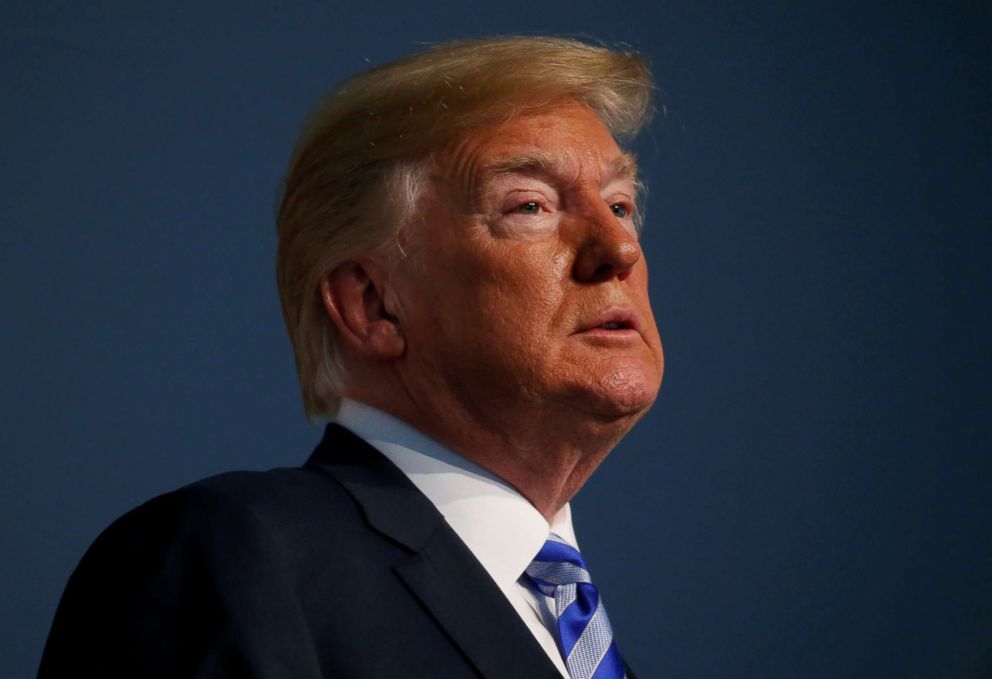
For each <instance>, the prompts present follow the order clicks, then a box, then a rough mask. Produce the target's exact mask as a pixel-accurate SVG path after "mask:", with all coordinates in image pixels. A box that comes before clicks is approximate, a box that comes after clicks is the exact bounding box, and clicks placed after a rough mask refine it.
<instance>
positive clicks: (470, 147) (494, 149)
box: [443, 102, 636, 188]
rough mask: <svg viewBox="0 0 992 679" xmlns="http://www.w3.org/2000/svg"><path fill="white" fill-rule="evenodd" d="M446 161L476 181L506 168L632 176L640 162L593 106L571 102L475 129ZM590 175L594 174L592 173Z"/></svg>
mask: <svg viewBox="0 0 992 679" xmlns="http://www.w3.org/2000/svg"><path fill="white" fill-rule="evenodd" d="M444 160H445V161H447V162H444V163H443V164H444V165H445V166H446V167H445V170H446V171H445V172H444V173H445V174H447V175H448V177H449V178H452V179H458V180H460V182H459V183H462V185H463V187H465V188H468V187H467V186H465V184H464V183H468V184H470V185H473V186H478V184H479V183H480V182H483V181H485V180H486V179H487V178H489V177H491V176H494V175H499V174H505V173H516V172H519V173H540V174H553V175H559V176H567V175H576V176H577V175H580V174H582V175H594V176H595V177H597V178H599V177H602V176H604V175H608V176H609V177H622V178H633V177H634V175H635V174H636V163H635V161H634V159H633V156H631V155H630V154H627V153H624V152H623V151H622V150H621V149H620V147H619V146H618V145H617V143H616V141H615V140H614V139H613V135H612V134H610V131H609V130H608V129H607V127H606V125H604V124H603V122H602V121H601V120H600V118H599V116H597V115H596V113H594V112H593V111H592V110H591V109H589V108H588V107H587V106H584V105H582V104H578V103H574V102H568V103H563V104H560V105H556V106H553V107H546V108H543V109H540V110H537V111H532V112H527V113H523V114H518V115H517V116H515V117H513V118H512V119H510V120H508V121H503V122H499V123H492V124H489V125H485V126H481V127H478V128H475V129H473V130H471V131H470V132H468V133H467V134H465V135H464V137H462V139H461V140H460V141H459V143H457V144H456V145H455V146H454V148H453V149H452V152H451V153H450V154H446V158H445V159H444ZM590 178H592V177H590Z"/></svg>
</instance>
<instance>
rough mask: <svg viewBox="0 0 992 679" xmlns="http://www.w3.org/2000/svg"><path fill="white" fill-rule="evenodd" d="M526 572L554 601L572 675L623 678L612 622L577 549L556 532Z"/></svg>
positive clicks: (560, 640) (578, 678)
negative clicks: (611, 627) (611, 626)
mask: <svg viewBox="0 0 992 679" xmlns="http://www.w3.org/2000/svg"><path fill="white" fill-rule="evenodd" d="M526 572H527V575H528V576H529V577H530V579H531V580H533V581H534V584H535V585H537V588H538V589H539V590H541V593H542V594H544V595H545V596H549V597H554V599H555V618H556V619H557V621H558V646H559V648H560V649H561V655H562V657H563V658H564V659H565V665H566V667H568V674H569V676H570V677H571V678H572V679H623V676H624V669H623V661H622V660H621V659H620V652H619V651H618V650H617V645H616V643H615V642H614V641H613V630H612V629H610V620H609V618H607V617H606V609H605V608H603V602H602V600H601V599H600V598H599V590H598V589H596V585H594V584H592V581H591V579H590V578H589V570H588V569H587V568H586V562H585V561H583V560H582V555H581V554H579V552H578V550H576V549H575V548H574V547H572V546H571V545H569V544H567V543H566V542H565V541H564V540H562V539H561V538H560V537H558V536H557V535H555V534H554V533H552V534H551V535H550V536H549V538H548V541H547V542H545V543H544V546H543V547H542V548H541V551H540V552H538V553H537V556H536V557H534V560H533V561H532V562H531V564H530V566H528V567H527V571H526Z"/></svg>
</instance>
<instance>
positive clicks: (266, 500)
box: [94, 468, 359, 548]
mask: <svg viewBox="0 0 992 679" xmlns="http://www.w3.org/2000/svg"><path fill="white" fill-rule="evenodd" d="M358 513H359V512H358V509H357V507H356V506H355V503H354V501H353V499H352V498H351V496H350V495H349V494H348V493H347V492H346V491H345V490H344V489H343V488H342V487H341V486H340V485H339V484H338V483H337V482H336V481H335V480H334V479H332V478H330V477H327V476H325V475H322V474H319V473H315V472H313V471H311V470H307V469H304V468H280V469H272V470H269V471H232V472H225V473H223V474H218V475H216V476H211V477H208V478H205V479H202V480H199V481H196V482H194V483H191V484H189V485H186V486H183V487H181V488H178V489H176V490H173V491H170V492H167V493H164V494H162V495H159V496H157V497H154V498H152V499H150V500H148V501H147V502H145V503H143V504H141V505H139V506H138V507H136V508H134V509H132V510H130V511H129V512H127V513H126V514H124V515H123V516H121V517H120V518H118V519H117V520H116V521H114V522H113V523H112V524H111V525H110V526H109V527H108V528H107V529H106V530H105V531H104V532H103V533H102V534H101V535H100V537H99V538H97V541H96V542H95V543H94V548H99V547H100V546H101V545H102V543H105V542H108V541H112V542H116V541H118V540H121V539H123V540H133V539H135V538H136V537H139V538H141V539H140V542H147V540H148V539H153V540H168V539H170V537H171V538H172V539H176V538H179V539H189V538H190V537H191V536H195V535H210V534H213V533H225V534H227V535H230V536H232V537H233V536H235V535H243V534H244V533H246V532H248V533H251V532H285V530H286V528H287V527H290V526H297V527H299V528H305V527H306V526H307V525H308V524H310V523H312V522H314V521H315V520H317V517H320V516H323V517H325V518H326V517H328V516H333V517H334V519H335V523H338V522H348V521H349V519H357V518H358Z"/></svg>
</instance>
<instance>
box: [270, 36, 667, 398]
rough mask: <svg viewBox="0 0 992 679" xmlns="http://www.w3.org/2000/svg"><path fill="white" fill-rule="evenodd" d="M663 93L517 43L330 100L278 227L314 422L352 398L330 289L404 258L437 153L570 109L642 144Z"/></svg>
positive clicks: (538, 45) (591, 55) (492, 45)
mask: <svg viewBox="0 0 992 679" xmlns="http://www.w3.org/2000/svg"><path fill="white" fill-rule="evenodd" d="M652 89H653V86H652V81H651V74H650V71H649V70H648V67H647V65H646V64H645V62H644V61H643V60H642V59H641V58H640V57H639V56H637V55H635V54H632V53H629V52H624V51H614V50H610V49H607V48H605V47H599V46H595V45H589V44H586V43H583V42H579V41H577V40H571V39H565V38H551V37H521V36H509V37H498V38H489V39H478V40H465V41H456V42H449V43H445V44H441V45H437V46H434V47H431V48H429V49H427V50H426V51H424V52H420V53H418V54H413V55H411V56H408V57H405V58H403V59H400V60H398V61H394V62H392V63H390V64H387V65H384V66H380V67H378V68H374V69H372V70H370V71H366V72H364V73H360V74H359V75H356V76H354V77H353V78H351V79H349V80H346V81H344V82H343V83H342V84H340V85H339V86H338V87H337V88H336V89H334V90H333V91H332V92H331V93H330V94H328V95H327V96H326V97H325V98H324V99H323V100H322V101H321V103H320V104H319V105H318V106H317V108H316V110H315V111H314V112H313V114H312V115H311V117H310V119H309V121H308V123H307V124H306V126H305V128H304V131H303V134H302V136H301V138H300V141H299V142H298V144H297V147H296V150H295V152H294V154H293V158H292V161H291V163H290V167H289V172H288V174H287V177H286V181H285V189H284V193H283V198H282V204H281V207H280V209H279V214H278V219H277V227H278V235H279V247H278V254H277V260H276V275H277V281H278V286H279V297H280V301H281V302H282V310H283V317H284V319H285V321H286V327H287V329H288V331H289V337H290V341H291V342H292V345H293V351H294V352H295V355H296V369H297V373H298V374H299V379H300V386H301V389H302V392H303V402H304V407H305V409H306V412H307V415H309V416H310V417H319V416H333V415H334V413H335V412H336V410H337V406H338V403H339V401H340V396H341V393H342V391H343V389H344V387H345V374H344V369H343V366H342V363H341V356H340V351H339V348H338V337H337V331H336V329H335V327H334V325H333V323H332V322H331V320H330V318H329V316H328V315H327V312H326V310H325V309H324V306H323V303H322V301H321V297H320V282H321V280H322V279H323V278H324V277H325V276H326V275H327V274H328V273H329V272H330V271H332V270H333V269H334V268H335V267H336V266H338V265H339V264H341V263H342V262H345V261H347V260H349V259H352V258H355V257H357V256H360V255H363V254H371V253H374V252H388V251H391V250H393V251H394V250H395V248H393V247H392V245H393V244H394V243H395V241H396V236H397V234H398V233H399V231H400V229H402V228H403V226H404V225H405V224H406V223H407V222H408V221H409V220H410V218H411V217H412V216H413V213H414V211H415V210H416V204H417V200H418V198H419V196H420V194H421V192H422V190H423V188H424V186H425V184H426V182H427V168H426V165H427V162H428V161H429V158H430V156H431V152H432V151H435V150H437V149H439V148H441V147H443V146H445V145H447V144H450V143H451V142H452V141H454V140H457V139H459V138H460V137H461V136H462V135H464V134H465V133H466V132H467V131H468V130H471V129H472V128H473V127H476V126H478V125H481V124H484V123H486V122H489V121H493V120H496V119H501V118H509V117H511V116H513V115H515V114H517V113H519V112H521V111H523V110H530V109H536V108H541V107H545V106H549V105H552V104H554V103H556V102H560V101H562V100H566V99H568V100H574V101H579V102H581V103H583V104H585V105H587V106H589V107H590V108H591V109H592V110H593V111H595V112H596V113H597V114H598V115H599V117H600V118H601V119H602V121H603V123H604V124H605V125H606V126H607V127H608V128H609V130H610V131H611V132H612V133H613V134H614V136H616V137H618V138H621V139H623V138H628V137H631V136H633V135H634V134H635V133H636V132H637V131H638V129H639V128H640V127H641V126H642V125H643V124H644V123H645V122H646V120H647V118H648V116H649V112H650V95H651V91H652Z"/></svg>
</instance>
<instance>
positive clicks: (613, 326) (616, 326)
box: [576, 308, 640, 334]
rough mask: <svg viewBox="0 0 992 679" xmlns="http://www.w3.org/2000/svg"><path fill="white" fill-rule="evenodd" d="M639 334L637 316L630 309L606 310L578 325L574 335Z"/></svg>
mask: <svg viewBox="0 0 992 679" xmlns="http://www.w3.org/2000/svg"><path fill="white" fill-rule="evenodd" d="M631 330H633V331H636V332H640V323H639V322H638V320H637V314H635V313H634V312H633V311H631V310H630V309H619V308H618V309H608V310H607V311H604V312H601V313H599V314H597V315H596V316H594V317H592V318H590V319H588V320H587V321H583V322H581V323H580V324H579V328H578V330H576V334H579V333H587V332H617V333H621V332H624V331H627V332H629V331H631Z"/></svg>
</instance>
